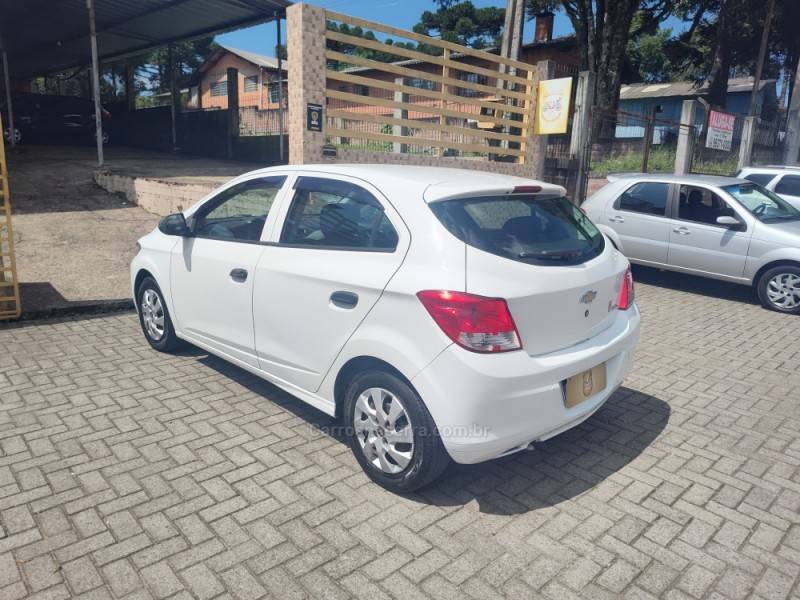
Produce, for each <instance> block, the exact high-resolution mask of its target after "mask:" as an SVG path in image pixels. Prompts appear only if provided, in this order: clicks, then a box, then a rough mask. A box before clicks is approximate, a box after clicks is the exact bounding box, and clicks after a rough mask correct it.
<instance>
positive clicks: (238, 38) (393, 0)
mask: <svg viewBox="0 0 800 600" xmlns="http://www.w3.org/2000/svg"><path fill="white" fill-rule="evenodd" d="M306 1H308V3H309V4H316V5H318V6H322V7H323V8H329V9H331V10H335V11H337V12H342V13H346V14H349V15H353V16H354V17H361V18H363V19H369V20H370V21H378V22H380V23H386V24H388V25H393V26H395V27H400V28H402V29H411V28H412V27H413V26H414V25H416V24H417V22H418V21H419V16H420V15H421V14H422V13H423V12H424V11H426V10H434V9H435V6H434V3H433V2H432V0H371V1H370V0H306ZM472 2H473V4H475V6H477V7H479V8H480V7H484V6H501V7H502V6H505V5H506V3H505V0H472ZM665 26H667V27H672V28H673V29H681V28H683V24H682V23H681V22H680V21H678V20H677V19H670V20H669V21H668V22H667V23H666V24H665ZM570 33H572V25H571V24H570V22H569V19H568V18H567V17H566V16H565V15H564V14H563V13H560V14H557V15H556V19H555V25H554V27H553V35H554V36H556V37H558V36H561V35H568V34H570ZM282 37H283V40H284V43H286V30H285V29H284V30H283V34H282ZM275 38H276V36H275V24H274V23H266V24H263V25H256V26H255V27H248V28H246V29H240V30H238V31H233V32H231V33H226V34H223V35H218V36H217V38H216V39H217V41H218V42H219V43H221V44H225V45H228V46H232V47H234V48H239V49H240V50H249V51H250V52H258V53H259V54H266V55H268V56H272V55H274V51H275ZM531 39H533V23H532V22H530V21H529V22H527V23H525V41H526V42H527V41H530V40H531Z"/></svg>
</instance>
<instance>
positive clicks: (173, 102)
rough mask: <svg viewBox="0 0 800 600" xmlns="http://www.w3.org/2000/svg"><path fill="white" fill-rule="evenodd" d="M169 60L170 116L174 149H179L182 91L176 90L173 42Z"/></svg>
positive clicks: (168, 56) (168, 50)
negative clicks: (179, 115) (179, 117)
mask: <svg viewBox="0 0 800 600" xmlns="http://www.w3.org/2000/svg"><path fill="white" fill-rule="evenodd" d="M167 62H168V63H169V116H170V121H171V125H172V151H173V152H175V151H176V150H177V149H178V127H177V120H178V115H177V111H178V106H180V92H178V91H177V90H176V88H177V87H178V86H177V85H176V79H177V76H176V74H175V53H174V51H173V49H172V44H169V45H168V46H167Z"/></svg>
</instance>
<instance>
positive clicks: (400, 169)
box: [259, 164, 566, 202]
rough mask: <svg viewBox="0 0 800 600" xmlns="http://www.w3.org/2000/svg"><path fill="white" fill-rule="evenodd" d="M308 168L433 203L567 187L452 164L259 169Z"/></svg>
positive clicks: (552, 192)
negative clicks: (534, 188) (525, 188)
mask: <svg viewBox="0 0 800 600" xmlns="http://www.w3.org/2000/svg"><path fill="white" fill-rule="evenodd" d="M277 170H280V171H305V172H316V173H320V174H329V175H345V176H348V177H355V178H357V179H362V180H364V181H366V182H368V183H371V184H372V185H374V186H375V187H377V188H378V189H380V190H381V191H382V192H384V193H386V194H387V195H390V196H392V197H397V198H398V199H400V200H402V197H403V196H407V197H417V198H424V200H425V201H426V202H434V201H437V200H441V199H444V198H453V197H464V196H467V195H469V196H479V195H487V194H492V193H508V192H509V191H510V190H511V189H513V188H514V187H517V186H538V187H540V188H541V192H540V193H541V194H543V195H554V196H555V195H559V196H563V195H564V194H565V193H566V190H565V189H564V188H563V187H561V186H558V185H554V184H551V183H545V182H543V181H538V180H536V179H528V178H525V177H517V176H514V175H502V174H500V173H490V172H487V171H473V170H468V169H456V168H452V167H420V166H406V165H385V164H307V165H287V166H281V167H269V168H267V169H259V171H263V172H264V173H269V172H271V171H277Z"/></svg>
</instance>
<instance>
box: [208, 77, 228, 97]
mask: <svg viewBox="0 0 800 600" xmlns="http://www.w3.org/2000/svg"><path fill="white" fill-rule="evenodd" d="M211 95H212V96H227V95H228V81H227V80H225V81H217V82H215V83H212V84H211Z"/></svg>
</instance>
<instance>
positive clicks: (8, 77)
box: [0, 38, 17, 150]
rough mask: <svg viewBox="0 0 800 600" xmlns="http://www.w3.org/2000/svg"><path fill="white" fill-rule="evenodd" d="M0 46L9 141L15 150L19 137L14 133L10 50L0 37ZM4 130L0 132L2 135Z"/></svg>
mask: <svg viewBox="0 0 800 600" xmlns="http://www.w3.org/2000/svg"><path fill="white" fill-rule="evenodd" d="M0 47H2V48H3V82H4V84H5V87H6V106H7V107H8V110H7V112H8V132H9V136H8V137H9V143H10V144H11V149H12V150H13V149H14V148H16V146H17V138H16V136H15V135H14V131H15V130H14V105H13V102H11V74H10V73H9V72H8V51H7V50H6V46H5V40H3V39H2V38H0ZM2 133H3V132H0V135H2Z"/></svg>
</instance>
